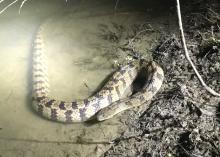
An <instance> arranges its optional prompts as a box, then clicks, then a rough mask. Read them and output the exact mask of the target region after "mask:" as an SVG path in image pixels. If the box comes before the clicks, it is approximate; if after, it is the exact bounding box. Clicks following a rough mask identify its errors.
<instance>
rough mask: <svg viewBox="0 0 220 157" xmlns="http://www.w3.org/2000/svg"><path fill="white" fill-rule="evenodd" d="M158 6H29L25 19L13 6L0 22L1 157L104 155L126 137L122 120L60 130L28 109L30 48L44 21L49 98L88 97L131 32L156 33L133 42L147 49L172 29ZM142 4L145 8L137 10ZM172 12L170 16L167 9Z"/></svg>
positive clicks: (120, 55)
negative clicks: (143, 29)
mask: <svg viewBox="0 0 220 157" xmlns="http://www.w3.org/2000/svg"><path fill="white" fill-rule="evenodd" d="M157 3H158V4H159V1H158V2H154V3H152V2H151V3H150V2H149V5H146V6H142V7H139V9H138V5H137V6H136V5H134V4H132V3H128V4H129V5H128V6H126V5H124V3H119V5H118V8H117V10H115V8H114V7H115V1H76V2H71V3H70V2H68V3H65V2H63V1H58V0H56V1H52V0H50V1H37V2H36V1H29V2H27V4H25V6H24V8H23V9H22V12H21V14H20V15H19V14H18V6H16V5H15V6H14V7H12V8H10V9H9V10H7V11H6V12H5V13H3V14H2V15H1V16H0V58H1V62H0V69H1V70H0V82H1V85H0V97H1V98H0V157H1V156H2V157H7V156H8V157H12V156H19V157H20V156H36V157H37V156H68V157H70V156H100V155H101V154H102V153H103V152H104V151H105V150H106V149H108V147H110V146H111V145H110V144H109V143H108V142H110V141H112V140H113V139H115V138H116V137H118V136H119V135H120V133H121V132H123V130H124V129H125V128H124V124H123V123H122V121H121V120H120V119H121V118H122V117H124V118H126V114H123V116H121V115H120V116H117V117H115V118H113V119H110V120H107V121H105V122H102V123H94V124H84V123H77V124H61V123H56V122H51V121H48V120H46V119H43V118H41V117H40V116H38V115H37V114H35V113H34V111H33V110H32V108H31V97H30V89H31V79H30V78H31V65H30V64H31V50H32V43H33V39H34V34H35V32H36V30H37V28H38V27H39V25H40V24H41V23H42V21H45V19H47V20H46V21H45V24H44V29H43V38H44V45H45V54H46V56H47V58H48V66H49V78H50V84H51V95H52V96H54V97H56V98H59V99H63V100H67V101H72V100H74V99H80V98H85V97H88V96H89V95H91V94H92V93H93V92H94V91H95V90H96V89H97V88H98V87H99V85H100V84H101V82H102V81H103V80H104V79H105V78H106V77H107V76H108V75H109V74H110V73H111V72H112V71H113V70H114V69H113V68H112V65H113V63H114V62H115V61H120V60H121V58H123V57H125V56H126V53H125V52H123V51H122V50H120V49H119V47H120V46H123V45H124V44H126V43H127V42H128V39H129V37H130V36H132V35H133V33H134V32H133V31H134V26H136V25H141V24H150V25H151V27H152V28H154V30H155V31H149V32H147V31H146V32H143V33H146V35H145V36H142V37H141V40H138V41H137V42H135V43H134V46H135V48H136V50H138V51H140V53H143V54H145V55H146V56H150V53H147V52H148V50H149V49H150V48H151V47H152V46H153V45H154V43H155V41H157V40H158V39H159V38H160V34H161V32H158V30H161V31H171V32H172V31H173V28H175V22H173V21H174V19H175V18H174V17H173V15H172V14H170V13H167V10H168V9H167V8H166V6H163V7H162V9H164V11H165V12H164V13H160V12H158V11H157V9H156V8H157ZM139 5H140V4H139ZM0 6H1V5H0ZM166 9H167V10H166Z"/></svg>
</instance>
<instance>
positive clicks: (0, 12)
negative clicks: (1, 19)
mask: <svg viewBox="0 0 220 157" xmlns="http://www.w3.org/2000/svg"><path fill="white" fill-rule="evenodd" d="M3 1H4V0H2V1H1V2H3ZM17 1H18V0H14V1H13V2H11V3H10V4H9V5H7V6H6V7H4V8H3V9H2V10H1V11H0V15H1V14H2V13H3V12H4V11H5V10H7V9H8V8H9V7H11V6H12V5H13V4H15V3H16V2H17Z"/></svg>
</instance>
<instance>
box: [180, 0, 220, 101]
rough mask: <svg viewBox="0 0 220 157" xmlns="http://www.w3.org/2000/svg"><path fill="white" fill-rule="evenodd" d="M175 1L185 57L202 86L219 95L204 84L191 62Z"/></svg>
mask: <svg viewBox="0 0 220 157" xmlns="http://www.w3.org/2000/svg"><path fill="white" fill-rule="evenodd" d="M176 2H177V14H178V21H179V29H180V34H181V40H182V44H183V48H184V52H185V56H186V59H187V60H188V61H189V63H190V65H191V66H192V68H193V70H194V72H195V73H196V76H197V77H198V79H199V81H200V82H201V84H202V86H203V87H204V88H205V89H206V90H207V91H208V92H209V93H211V94H212V95H214V96H218V97H220V93H217V92H216V91H214V90H213V89H211V88H210V87H209V86H207V85H206V83H205V82H204V81H203V79H202V77H201V75H200V74H199V72H198V71H197V69H196V67H195V65H194V64H193V62H192V60H191V58H190V56H189V52H188V49H187V46H186V40H185V36H184V32H183V24H182V17H181V11H180V2H179V0H176Z"/></svg>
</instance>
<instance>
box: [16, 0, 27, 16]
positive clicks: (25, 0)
mask: <svg viewBox="0 0 220 157" xmlns="http://www.w3.org/2000/svg"><path fill="white" fill-rule="evenodd" d="M27 1H28V0H23V1H22V2H21V5H20V7H19V11H18V13H19V14H21V9H22V7H23V6H24V4H25V3H26V2H27Z"/></svg>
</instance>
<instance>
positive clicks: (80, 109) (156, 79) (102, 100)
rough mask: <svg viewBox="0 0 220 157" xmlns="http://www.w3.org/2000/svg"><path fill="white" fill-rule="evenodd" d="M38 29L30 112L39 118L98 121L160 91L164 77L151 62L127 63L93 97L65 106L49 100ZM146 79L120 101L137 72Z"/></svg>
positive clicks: (65, 120) (133, 105) (34, 51)
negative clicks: (143, 73) (31, 110)
mask: <svg viewBox="0 0 220 157" xmlns="http://www.w3.org/2000/svg"><path fill="white" fill-rule="evenodd" d="M42 28H43V27H40V28H39V30H38V32H37V34H36V38H35V40H34V50H33V71H32V73H33V92H32V94H33V108H34V109H35V110H36V111H37V112H38V113H39V114H40V115H42V116H43V117H45V118H47V119H50V120H54V121H59V122H64V123H70V122H84V121H87V120H89V119H91V118H92V117H94V116H96V118H97V120H99V121H102V120H105V119H108V118H111V117H112V116H114V115H115V114H117V113H119V112H121V111H124V110H127V109H129V108H132V107H136V106H140V105H142V104H143V103H144V102H146V101H148V100H150V99H151V98H152V97H153V96H154V95H155V94H156V93H157V91H158V90H159V89H160V87H161V85H162V82H163V78H164V74H163V70H162V69H161V68H160V66H158V64H156V63H155V62H153V61H152V62H150V63H146V61H138V62H131V63H128V64H127V65H125V66H122V67H121V68H120V69H119V70H117V71H116V72H115V73H114V74H113V75H112V77H111V78H110V79H109V81H108V82H107V83H106V84H105V85H104V87H103V88H102V89H101V90H100V91H99V92H97V93H96V94H95V95H93V96H91V97H89V98H86V99H84V100H78V101H73V102H65V101H61V100H56V99H54V98H51V97H50V96H49V81H48V75H47V66H46V59H45V56H44V53H43V40H42V37H41V34H42V33H41V32H42ZM141 69H143V70H144V71H145V72H147V74H148V76H147V79H146V82H145V84H144V86H143V88H142V89H141V90H140V91H139V92H137V93H135V94H133V95H131V96H129V97H126V98H122V97H123V95H124V93H125V91H126V89H127V88H129V87H130V86H131V84H132V83H133V81H134V80H135V78H136V77H137V75H138V73H139V71H140V70H141Z"/></svg>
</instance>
